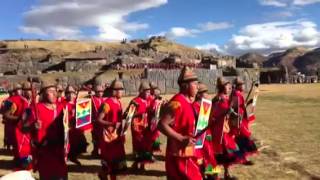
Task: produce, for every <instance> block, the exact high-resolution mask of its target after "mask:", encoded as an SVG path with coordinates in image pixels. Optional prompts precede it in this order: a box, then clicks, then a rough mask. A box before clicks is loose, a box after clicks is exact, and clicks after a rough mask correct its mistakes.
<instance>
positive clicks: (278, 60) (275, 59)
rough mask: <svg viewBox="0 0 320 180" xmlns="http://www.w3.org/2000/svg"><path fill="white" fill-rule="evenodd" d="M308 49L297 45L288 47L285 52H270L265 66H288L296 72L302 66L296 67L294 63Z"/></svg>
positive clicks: (289, 69)
mask: <svg viewBox="0 0 320 180" xmlns="http://www.w3.org/2000/svg"><path fill="white" fill-rule="evenodd" d="M307 52H308V50H307V49H306V48H303V47H296V48H291V49H288V50H286V51H284V52H280V53H279V52H277V53H273V54H270V55H269V56H268V60H267V61H264V63H263V66H264V67H279V66H286V67H287V68H288V71H289V72H296V71H298V70H299V69H300V67H296V66H295V65H294V64H295V62H296V61H297V59H298V58H300V57H302V56H303V55H304V54H306V53H307Z"/></svg>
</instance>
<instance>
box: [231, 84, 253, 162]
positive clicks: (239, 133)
mask: <svg viewBox="0 0 320 180" xmlns="http://www.w3.org/2000/svg"><path fill="white" fill-rule="evenodd" d="M233 83H234V87H235V90H234V91H235V93H234V94H233V100H234V103H233V105H234V106H233V109H234V110H235V111H236V112H237V118H239V119H240V126H239V127H238V128H237V129H236V134H235V136H236V142H237V144H238V146H239V148H240V151H241V153H242V154H243V160H242V163H243V164H244V165H253V162H252V161H249V160H247V156H249V155H251V154H253V153H256V152H257V147H256V145H255V143H254V141H253V140H252V139H251V131H250V129H249V123H250V121H249V118H248V114H247V109H246V105H245V104H246V102H245V100H244V97H243V91H244V82H243V81H242V80H241V79H240V78H236V79H235V80H234V82H233Z"/></svg>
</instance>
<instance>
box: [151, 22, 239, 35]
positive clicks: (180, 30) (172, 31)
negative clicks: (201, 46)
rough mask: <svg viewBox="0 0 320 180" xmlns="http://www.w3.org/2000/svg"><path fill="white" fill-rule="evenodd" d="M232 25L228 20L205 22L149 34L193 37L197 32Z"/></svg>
mask: <svg viewBox="0 0 320 180" xmlns="http://www.w3.org/2000/svg"><path fill="white" fill-rule="evenodd" d="M231 27H233V25H232V24H230V23H228V22H217V23H215V22H206V23H203V24H199V25H198V28H194V29H189V28H185V27H172V28H170V30H169V31H162V32H160V33H156V34H152V35H149V37H151V36H159V35H160V36H166V37H168V38H170V39H176V38H181V37H195V36H197V35H198V34H201V33H204V32H209V31H216V30H222V29H228V28H231Z"/></svg>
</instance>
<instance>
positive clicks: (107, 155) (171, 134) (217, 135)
mask: <svg viewBox="0 0 320 180" xmlns="http://www.w3.org/2000/svg"><path fill="white" fill-rule="evenodd" d="M177 83H178V85H179V92H178V93H177V94H176V95H174V96H173V97H172V98H171V99H170V100H169V101H167V100H164V99H163V98H162V97H161V96H160V94H161V92H160V89H159V88H158V87H157V85H156V84H155V83H153V82H147V81H142V82H141V84H140V87H139V94H138V96H137V97H135V98H133V99H132V100H131V101H130V103H129V105H128V107H126V108H125V107H123V105H122V103H121V101H122V96H123V94H124V85H123V83H122V81H120V80H114V81H112V83H111V84H110V85H108V87H106V86H104V85H103V84H101V83H100V84H99V83H97V84H95V85H94V86H92V87H93V89H90V90H89V91H90V93H88V97H89V98H90V99H91V105H92V107H91V110H92V112H91V115H92V123H91V124H90V125H88V126H85V127H80V128H79V127H77V126H76V113H77V112H76V103H77V101H78V94H79V89H77V88H76V87H74V86H72V85H67V87H66V88H65V89H63V87H62V85H58V84H57V83H56V82H55V81H54V82H51V81H43V82H42V83H41V88H40V91H39V92H37V90H36V88H35V87H34V84H35V83H34V82H32V81H30V82H29V81H28V82H24V83H23V85H20V84H18V83H15V84H13V85H12V86H11V88H10V91H9V93H10V96H9V97H8V98H7V99H6V100H5V101H4V102H3V104H2V106H1V113H2V114H3V123H4V128H5V129H4V145H5V147H6V149H7V150H8V151H10V152H12V155H13V157H14V159H13V161H14V162H15V167H14V170H31V169H33V170H35V171H38V172H39V176H40V179H44V180H47V179H50V180H51V179H67V178H68V170H67V160H69V161H71V162H73V163H75V164H76V165H78V166H81V165H82V164H81V162H80V161H79V160H78V158H79V156H80V155H81V154H82V153H86V152H87V147H88V145H89V144H88V142H87V139H86V136H85V134H86V132H87V131H88V130H89V131H91V135H92V145H93V151H92V152H91V154H92V156H93V158H99V159H100V160H101V170H100V171H99V172H97V173H98V177H99V178H100V179H109V178H110V179H116V178H117V175H118V174H120V173H121V174H126V172H128V171H127V170H128V169H129V168H128V167H127V159H126V151H125V143H126V138H127V137H126V134H127V132H128V131H129V132H130V131H131V138H132V149H133V155H134V157H133V158H134V159H133V164H132V165H131V169H133V170H138V171H146V169H148V168H146V165H147V164H148V163H153V162H155V161H156V159H157V158H155V157H156V156H155V155H156V154H157V153H160V154H161V147H160V145H161V142H160V132H161V133H162V134H164V135H165V136H167V143H166V146H167V147H166V151H165V169H166V175H167V179H170V180H171V179H172V180H179V179H183V180H184V179H190V180H191V179H192V180H197V179H208V180H210V179H219V176H221V175H220V174H221V168H220V167H223V169H224V174H223V177H224V179H235V177H234V176H231V174H230V172H229V168H230V166H232V165H234V164H243V165H253V162H252V161H250V160H249V159H248V156H249V155H252V154H254V153H256V152H257V147H256V145H255V143H254V141H253V140H252V136H251V134H252V133H251V131H250V124H251V123H252V122H253V121H254V120H255V116H254V115H253V114H250V113H247V106H248V104H247V102H246V101H247V100H246V99H245V98H244V81H242V80H241V79H240V78H236V79H235V80H234V81H233V82H229V81H227V80H225V79H224V78H222V77H219V78H218V79H217V83H216V88H217V91H216V95H215V97H214V98H213V99H212V100H211V99H210V97H209V94H208V87H207V86H206V85H205V84H203V83H201V82H198V78H197V75H196V74H195V73H194V72H193V71H192V70H191V69H189V68H187V67H185V68H183V69H182V71H181V73H180V76H179V78H178V82H177ZM91 91H93V92H94V93H91ZM106 91H108V92H106ZM106 94H107V95H108V96H107V97H106ZM203 99H207V100H209V102H212V103H211V106H210V107H211V110H210V111H208V112H209V113H210V115H209V117H208V125H207V127H206V128H205V129H204V130H203V131H201V132H200V134H195V132H196V128H197V123H198V120H199V119H198V118H199V116H200V114H201V110H200V109H201V107H202V101H203ZM249 103H250V102H249ZM251 103H252V102H251ZM123 109H125V110H124V111H123ZM65 122H67V129H66V126H65V124H64V123H65ZM66 130H67V131H66ZM66 132H67V133H66ZM200 137H204V138H203V139H204V140H203V142H202V146H201V147H200V148H196V147H195V144H196V142H197V140H199V138H200Z"/></svg>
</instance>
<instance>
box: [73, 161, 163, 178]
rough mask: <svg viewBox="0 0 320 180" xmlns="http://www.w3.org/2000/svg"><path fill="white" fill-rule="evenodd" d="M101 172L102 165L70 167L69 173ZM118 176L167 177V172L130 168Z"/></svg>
mask: <svg viewBox="0 0 320 180" xmlns="http://www.w3.org/2000/svg"><path fill="white" fill-rule="evenodd" d="M100 170H101V165H82V166H77V165H73V164H72V165H69V166H68V172H69V173H91V174H98V172H99V171H100ZM117 174H118V175H142V176H155V177H159V176H166V172H164V171H159V170H145V171H143V170H137V169H132V168H128V169H127V170H125V171H123V172H119V173H117Z"/></svg>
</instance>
